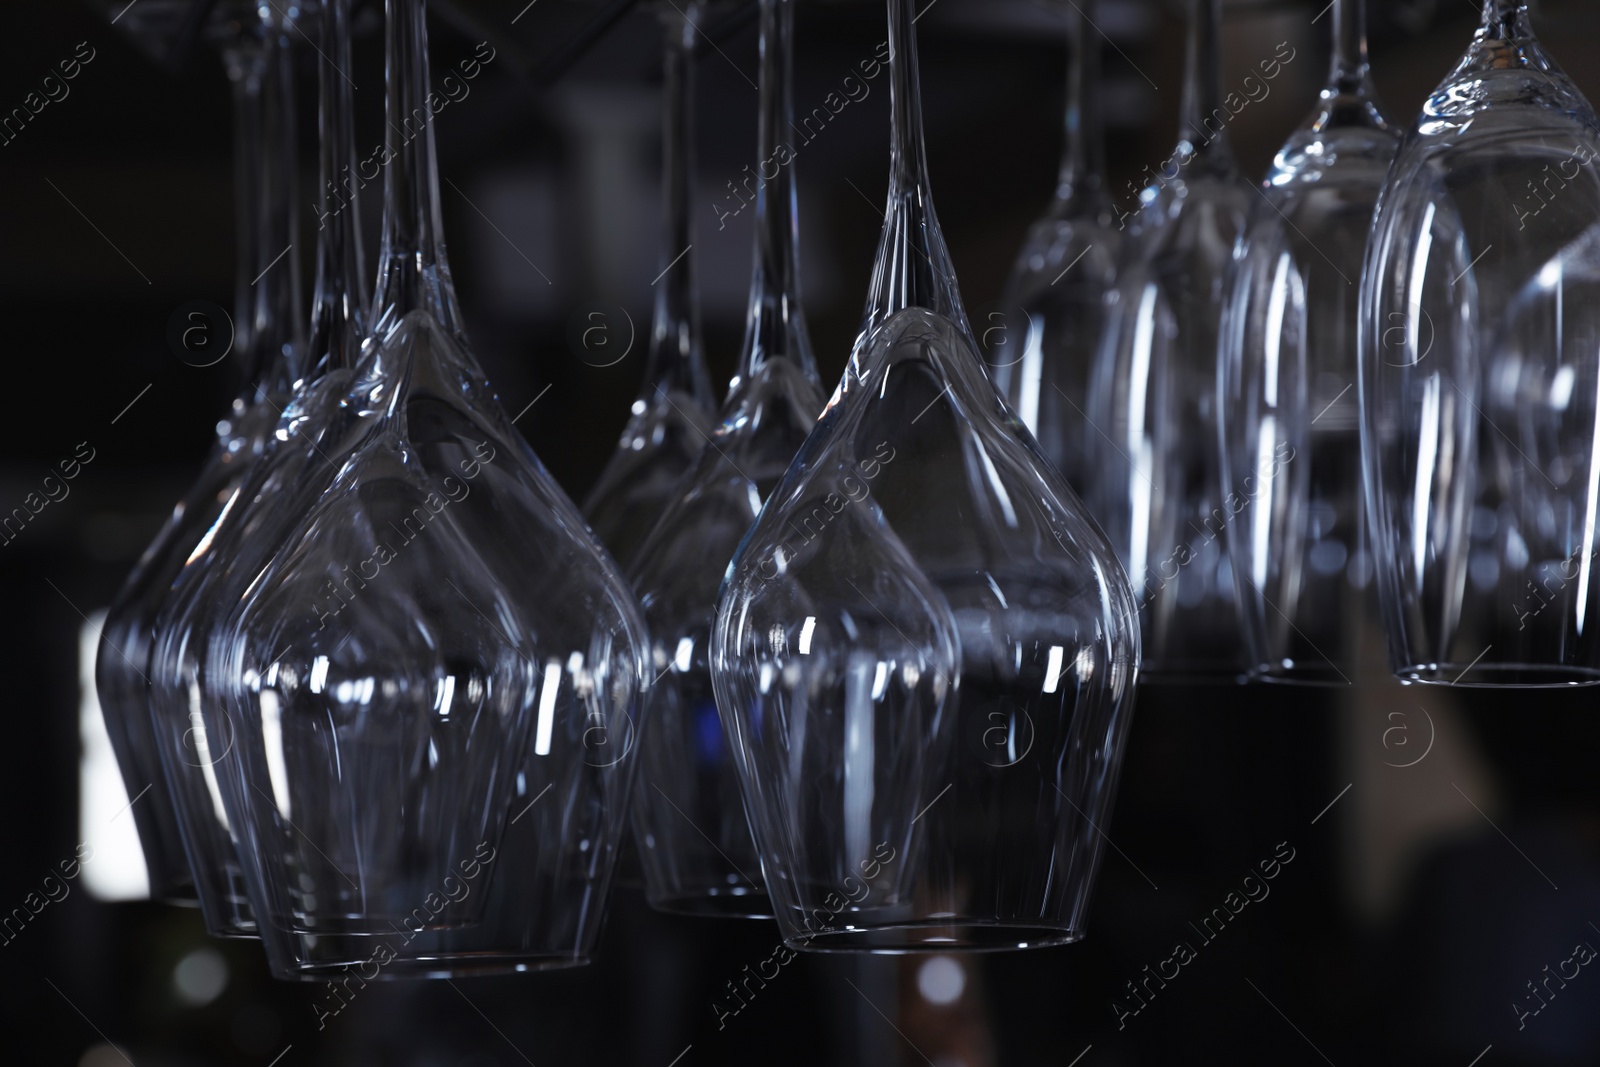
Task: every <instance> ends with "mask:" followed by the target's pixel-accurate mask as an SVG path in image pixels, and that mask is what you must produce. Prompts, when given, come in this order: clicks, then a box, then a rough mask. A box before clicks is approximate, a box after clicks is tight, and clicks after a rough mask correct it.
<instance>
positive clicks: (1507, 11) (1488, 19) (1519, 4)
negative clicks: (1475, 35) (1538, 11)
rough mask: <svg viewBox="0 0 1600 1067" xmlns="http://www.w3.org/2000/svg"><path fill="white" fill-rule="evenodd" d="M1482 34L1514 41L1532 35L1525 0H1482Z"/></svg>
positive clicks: (1498, 39)
mask: <svg viewBox="0 0 1600 1067" xmlns="http://www.w3.org/2000/svg"><path fill="white" fill-rule="evenodd" d="M1483 34H1484V35H1485V36H1487V37H1488V38H1489V39H1491V40H1496V41H1516V40H1521V39H1523V38H1526V37H1532V36H1533V24H1532V23H1531V22H1529V20H1528V4H1527V0H1484V4H1483Z"/></svg>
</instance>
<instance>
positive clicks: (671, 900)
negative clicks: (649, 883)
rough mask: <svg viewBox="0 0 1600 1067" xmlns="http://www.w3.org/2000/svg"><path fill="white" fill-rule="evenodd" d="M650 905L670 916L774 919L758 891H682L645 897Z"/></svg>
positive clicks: (770, 901)
mask: <svg viewBox="0 0 1600 1067" xmlns="http://www.w3.org/2000/svg"><path fill="white" fill-rule="evenodd" d="M648 899H649V901H650V906H651V907H652V908H654V909H656V910H657V911H664V912H667V913H669V914H671V915H697V916H702V917H707V916H708V917H710V918H714V919H775V918H777V915H776V914H775V913H774V912H773V910H772V900H771V899H770V898H769V897H768V896H767V894H766V893H764V892H761V891H760V890H747V891H745V892H741V893H732V892H728V891H726V890H723V891H721V892H716V893H700V894H684V895H682V896H674V897H648Z"/></svg>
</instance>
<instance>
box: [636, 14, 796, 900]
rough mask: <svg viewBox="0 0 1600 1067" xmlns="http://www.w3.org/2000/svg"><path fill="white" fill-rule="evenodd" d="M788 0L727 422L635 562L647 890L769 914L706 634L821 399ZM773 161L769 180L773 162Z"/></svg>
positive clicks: (770, 47)
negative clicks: (643, 706)
mask: <svg viewBox="0 0 1600 1067" xmlns="http://www.w3.org/2000/svg"><path fill="white" fill-rule="evenodd" d="M793 34H794V5H793V0H761V74H760V91H761V108H760V110H761V115H760V123H759V138H758V148H757V158H758V159H760V160H761V161H762V163H761V166H760V174H761V179H762V180H761V182H760V184H759V185H758V187H757V190H756V216H755V220H756V221H755V231H756V234H755V267H754V273H753V278H752V281H751V284H750V308H749V314H748V316H747V318H746V327H745V339H744V348H743V350H742V351H741V353H740V356H739V366H738V369H737V371H735V373H734V378H733V382H732V384H731V385H730V386H729V390H728V399H727V401H726V403H724V404H723V407H722V413H721V422H720V423H719V424H718V426H717V428H716V430H715V432H714V433H713V434H712V436H711V440H710V443H709V446H708V447H707V448H705V449H704V450H702V451H701V453H700V455H699V457H698V458H697V459H696V460H695V462H694V464H693V465H692V466H691V467H690V469H689V473H688V475H686V476H685V478H684V479H683V481H682V482H681V483H680V484H679V486H678V488H677V490H676V491H675V493H674V496H673V500H672V502H671V503H669V504H668V505H667V506H666V510H665V511H663V512H662V515H661V519H660V521H659V522H657V523H656V526H655V529H654V530H652V531H651V532H650V534H649V536H648V537H646V538H645V540H644V542H643V544H642V545H641V546H640V548H639V551H638V553H637V556H636V559H635V562H634V565H633V567H632V569H631V570H630V572H629V577H630V579H631V580H632V582H633V587H634V589H635V591H637V592H638V594H639V599H640V603H641V604H642V605H643V608H644V615H645V624H646V625H647V626H648V627H649V630H650V642H651V644H650V648H651V653H650V657H649V658H650V669H651V670H652V671H653V672H657V674H658V677H657V678H656V679H655V681H654V683H653V684H652V685H651V687H650V691H649V701H650V711H649V717H650V730H649V732H648V733H647V734H646V735H645V736H644V738H643V739H642V741H641V745H640V758H641V760H642V763H643V770H642V771H641V772H640V773H641V774H642V776H643V779H642V781H641V782H640V783H639V786H638V791H637V792H636V793H635V796H634V804H633V821H634V840H635V841H636V842H638V843H640V844H641V845H642V848H641V849H640V858H641V860H642V863H643V868H644V874H645V887H646V892H647V895H648V897H649V900H650V903H651V904H652V905H654V906H655V907H657V908H660V909H663V910H666V911H681V912H688V913H691V914H713V915H743V916H750V917H762V918H765V917H769V916H770V915H771V914H772V911H771V909H772V905H771V902H770V901H769V900H768V899H767V895H766V891H765V889H764V887H763V885H762V882H761V860H760V857H759V856H758V855H757V853H756V847H755V842H754V840H753V839H752V838H751V836H750V829H749V825H748V823H747V822H746V820H745V814H744V804H743V802H742V800H741V799H740V797H739V780H738V776H737V774H736V773H735V771H734V766H733V756H732V753H731V752H730V751H729V746H728V743H727V740H726V739H725V738H724V736H723V731H722V724H721V722H720V720H719V719H718V717H717V704H716V699H715V696H714V695H713V692H712V685H711V668H710V656H711V648H710V642H711V631H712V626H713V623H714V621H715V617H716V603H717V590H718V587H719V586H720V584H721V582H722V577H723V574H724V572H725V571H726V570H727V566H728V561H729V560H730V559H732V558H733V554H734V552H735V550H737V549H738V547H739V542H740V541H741V540H742V539H743V538H744V535H745V532H746V531H747V530H748V529H749V528H750V525H751V523H752V522H754V521H755V518H756V514H757V512H758V511H759V509H760V507H761V502H762V500H764V499H765V498H766V496H767V495H768V494H769V493H771V491H772V488H773V486H774V485H776V484H777V482H778V479H779V478H780V477H782V475H783V473H784V471H785V470H786V469H787V468H788V466H789V463H790V461H791V460H793V459H794V455H795V453H796V452H798V451H799V450H800V446H801V445H802V444H803V443H804V442H805V439H806V435H807V434H808V433H809V432H810V430H811V426H812V424H814V423H815V422H816V420H817V413H818V412H819V411H821V410H822V392H821V388H822V387H821V383H820V382H819V380H818V378H817V367H816V360H815V359H814V358H813V356H812V351H811V340H810V337H809V336H808V335H807V333H806V325H805V316H804V312H803V311H802V309H801V304H800V281H799V255H798V249H797V241H798V214H797V210H796V203H795V176H794V167H795V164H794V162H793V160H792V159H791V158H790V152H789V149H788V147H787V138H786V136H785V131H787V130H788V129H789V125H790V121H791V119H792V118H793V115H794V92H793V84H792V81H793V77H792V68H793V56H792V50H793ZM769 170H771V171H772V174H771V177H768V171H769Z"/></svg>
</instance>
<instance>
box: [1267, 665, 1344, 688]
mask: <svg viewBox="0 0 1600 1067" xmlns="http://www.w3.org/2000/svg"><path fill="white" fill-rule="evenodd" d="M1354 673H1355V672H1354V671H1353V670H1352V671H1346V672H1340V670H1339V669H1338V668H1337V667H1336V666H1334V665H1333V664H1332V663H1329V662H1328V661H1327V660H1306V661H1296V662H1295V663H1293V664H1292V665H1291V666H1288V667H1285V666H1283V665H1282V664H1281V663H1280V664H1277V665H1272V666H1268V665H1266V664H1263V665H1262V666H1259V667H1257V668H1255V669H1254V670H1252V671H1251V672H1250V677H1249V681H1251V682H1266V683H1268V684H1269V685H1298V686H1306V687H1311V686H1317V687H1322V688H1328V687H1334V688H1338V687H1342V686H1347V685H1352V684H1354V678H1353V675H1354Z"/></svg>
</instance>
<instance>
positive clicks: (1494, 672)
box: [1394, 663, 1600, 689]
mask: <svg viewBox="0 0 1600 1067" xmlns="http://www.w3.org/2000/svg"><path fill="white" fill-rule="evenodd" d="M1394 673H1395V677H1397V678H1399V679H1400V681H1401V682H1402V683H1404V684H1406V685H1410V684H1412V683H1414V682H1415V683H1421V684H1423V685H1459V686H1463V687H1465V688H1472V689H1551V688H1556V687H1561V686H1580V685H1600V670H1596V669H1595V668H1593V667H1576V666H1567V665H1564V664H1552V663H1493V664H1475V663H1413V664H1408V665H1406V666H1403V667H1399V668H1397V669H1396V670H1395V672H1394Z"/></svg>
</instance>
